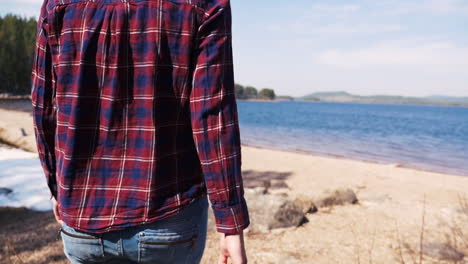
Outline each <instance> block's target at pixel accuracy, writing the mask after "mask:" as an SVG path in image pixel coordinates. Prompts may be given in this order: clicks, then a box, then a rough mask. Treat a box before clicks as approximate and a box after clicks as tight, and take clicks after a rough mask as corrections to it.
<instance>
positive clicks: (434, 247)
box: [416, 242, 465, 262]
mask: <svg viewBox="0 0 468 264" xmlns="http://www.w3.org/2000/svg"><path fill="white" fill-rule="evenodd" d="M416 248H419V244H418V245H416ZM422 249H423V254H424V255H427V256H429V257H432V258H434V259H438V260H444V261H453V262H458V261H462V260H463V258H464V257H465V255H464V254H463V253H461V252H459V251H457V250H456V249H454V248H452V247H451V246H450V245H447V244H445V243H429V242H428V243H423V246H422Z"/></svg>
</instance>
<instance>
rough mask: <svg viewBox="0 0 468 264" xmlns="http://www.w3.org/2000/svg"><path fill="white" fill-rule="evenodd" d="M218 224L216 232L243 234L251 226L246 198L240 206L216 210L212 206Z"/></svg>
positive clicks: (242, 199)
mask: <svg viewBox="0 0 468 264" xmlns="http://www.w3.org/2000/svg"><path fill="white" fill-rule="evenodd" d="M212 209H213V214H214V217H215V222H216V231H217V232H219V233H225V234H229V235H231V234H238V233H241V232H242V231H243V230H244V229H245V228H247V227H248V226H249V224H250V219H249V210H248V208H247V203H246V201H245V198H244V197H242V198H241V202H240V203H239V204H236V205H233V206H229V207H223V208H215V207H213V206H212Z"/></svg>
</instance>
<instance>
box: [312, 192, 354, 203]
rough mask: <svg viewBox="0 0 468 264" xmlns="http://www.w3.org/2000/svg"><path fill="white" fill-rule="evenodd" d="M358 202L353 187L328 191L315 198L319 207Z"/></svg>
mask: <svg viewBox="0 0 468 264" xmlns="http://www.w3.org/2000/svg"><path fill="white" fill-rule="evenodd" d="M357 202H358V199H357V197H356V194H355V193H354V191H353V190H351V189H337V190H335V191H333V192H330V191H327V192H325V193H324V194H323V195H322V196H321V197H319V198H318V199H316V200H315V205H317V206H318V207H330V206H334V205H343V204H355V203H357Z"/></svg>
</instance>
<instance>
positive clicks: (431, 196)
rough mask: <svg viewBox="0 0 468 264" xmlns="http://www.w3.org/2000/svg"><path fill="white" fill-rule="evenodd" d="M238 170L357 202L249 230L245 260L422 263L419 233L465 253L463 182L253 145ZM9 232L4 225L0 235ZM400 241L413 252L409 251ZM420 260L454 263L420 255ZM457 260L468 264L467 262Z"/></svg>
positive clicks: (207, 258) (209, 252) (53, 250)
mask: <svg viewBox="0 0 468 264" xmlns="http://www.w3.org/2000/svg"><path fill="white" fill-rule="evenodd" d="M24 104H25V105H26V107H23V108H21V107H19V108H18V107H17V108H15V109H11V108H10V109H5V108H4V109H0V116H2V118H1V122H0V128H3V130H2V131H0V138H1V137H2V135H3V137H4V138H8V137H9V138H12V137H13V136H11V135H10V136H8V137H6V136H5V131H10V132H9V133H13V132H14V131H18V130H20V128H21V127H22V128H24V129H25V131H29V133H30V131H31V129H32V117H31V115H30V113H28V111H27V103H24ZM21 109H23V111H20V110H21ZM24 109H26V110H24ZM11 131H13V132H11ZM13 134H14V133H13ZM28 136H29V137H31V136H32V135H31V134H29V135H27V136H26V137H28ZM13 138H14V137H13ZM16 140H17V141H16V143H15V142H12V143H13V144H16V145H19V146H21V147H22V148H24V149H31V148H32V149H34V148H35V145H34V144H35V143H34V140H32V141H31V139H29V140H28V139H23V140H21V139H18V138H17V139H16ZM18 142H20V143H18ZM28 142H29V143H28ZM31 142H32V143H31ZM242 168H243V170H244V171H253V172H268V174H271V175H272V177H274V175H277V174H279V173H282V174H283V175H287V177H286V179H285V182H286V184H287V185H288V186H289V187H290V191H289V192H288V195H289V196H290V197H292V198H293V197H295V196H297V195H307V196H310V197H315V196H318V195H320V194H321V193H323V192H324V191H325V190H333V189H336V188H351V189H352V190H354V191H355V193H356V194H357V197H358V199H359V203H358V204H356V205H345V206H336V207H332V208H321V209H320V210H319V212H317V213H313V214H307V218H308V220H309V221H308V222H307V223H305V224H303V225H302V226H299V227H294V228H286V229H279V230H275V231H272V232H268V233H257V232H251V230H249V229H247V230H246V232H245V241H246V246H247V254H248V258H249V263H262V264H263V263H383V264H385V263H403V262H402V261H401V256H400V254H399V252H400V250H399V249H400V248H403V249H402V252H403V253H402V255H403V258H404V261H405V263H413V261H412V257H414V258H415V261H416V262H417V261H418V260H419V253H418V248H419V243H420V238H421V230H423V242H424V243H426V242H437V243H445V242H447V241H450V244H453V246H452V247H453V248H455V249H457V250H458V251H460V252H462V253H464V254H465V255H468V244H467V243H466V242H467V241H468V236H464V237H462V236H463V235H458V236H457V235H454V231H453V230H454V229H451V228H450V227H458V228H460V229H461V230H462V231H463V232H464V234H465V235H467V234H468V228H467V227H466V226H468V225H467V222H462V221H464V220H468V218H464V217H465V216H466V215H467V214H468V213H466V212H465V214H464V211H463V210H462V208H461V207H462V206H461V204H462V200H463V197H465V199H466V198H468V177H464V176H457V175H448V174H442V173H433V172H426V171H419V170H415V169H408V168H401V167H398V166H397V165H395V164H377V163H370V162H363V161H354V160H348V159H338V158H331V157H320V156H314V155H308V154H301V153H293V152H286V151H279V150H271V149H261V148H255V147H250V146H242ZM465 209H466V208H465ZM37 217H42V218H44V217H48V216H43V215H40V216H37ZM423 217H424V224H423ZM46 219H48V221H49V222H50V223H49V224H48V225H47V226H45V225H44V224H42V226H41V227H44V228H46V227H47V228H48V229H50V227H51V226H54V223H53V218H50V217H49V218H46ZM3 221H6V220H3ZM51 221H52V222H51ZM10 224H14V223H10ZM31 224H34V222H32V223H31ZM464 225H465V226H464ZM28 230H31V229H28ZM6 233H8V231H7V230H5V225H2V230H1V231H0V235H2V237H3V235H4V234H6ZM8 234H10V233H8ZM10 235H11V234H10ZM27 237H28V236H24V234H23V233H22V236H21V237H17V238H16V239H15V238H12V239H13V241H12V242H11V243H12V245H11V247H15V245H16V244H15V243H18V244H17V245H18V246H19V245H21V243H22V241H23V242H24V239H28V240H30V241H34V237H35V234H34V231H31V234H30V236H29V238H27ZM49 237H50V236H49ZM455 238H456V242H453V240H454V239H455ZM31 239H32V240H31ZM36 239H38V241H39V239H42V238H41V237H37V238H36ZM464 239H465V240H464ZM463 241H464V242H463ZM59 242H60V241H55V240H53V239H52V238H50V242H49V243H48V244H45V245H44V244H43V242H41V243H42V244H40V247H37V248H28V249H27V250H24V251H21V252H20V253H18V255H19V257H21V258H22V259H23V260H28V261H27V263H66V262H65V259H64V258H63V256H61V250H62V248H61V244H60V243H59ZM1 243H4V242H1ZM217 243H218V234H217V233H213V232H211V233H209V235H208V241H207V247H206V251H205V255H204V258H203V263H216V259H217ZM405 244H407V246H406V248H411V249H412V250H414V251H415V252H413V253H411V252H408V250H407V249H406V248H405V246H404V245H405ZM11 247H8V246H7V245H1V248H0V249H1V250H2V252H0V253H1V256H2V257H0V262H1V263H4V262H3V261H5V260H6V257H5V256H7V255H6V253H8V252H9V256H10V259H9V261H10V262H8V263H21V262H19V261H18V260H17V258H14V253H13V252H12V250H11V249H10V248H11ZM12 254H13V257H12ZM51 256H52V257H51ZM47 259H48V262H44V260H47ZM51 259H52V260H53V261H51ZM5 263H6V262H5ZM423 263H453V262H444V261H441V260H436V259H432V258H429V257H427V256H424V257H423ZM459 263H468V258H467V257H465V259H464V260H463V261H462V262H459Z"/></svg>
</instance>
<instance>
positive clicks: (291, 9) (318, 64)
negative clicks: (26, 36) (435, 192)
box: [0, 0, 468, 96]
mask: <svg viewBox="0 0 468 264" xmlns="http://www.w3.org/2000/svg"><path fill="white" fill-rule="evenodd" d="M41 3H42V0H15V1H10V0H0V15H3V14H6V13H10V12H12V13H16V14H21V15H26V16H36V17H37V15H38V12H39V8H40V5H41ZM231 6H232V21H233V26H232V27H233V36H232V37H233V52H234V75H235V80H236V82H237V83H240V84H242V85H252V86H254V87H256V88H258V89H261V88H272V89H274V90H275V92H276V94H279V95H292V96H302V95H305V94H309V93H313V92H317V91H348V92H350V93H355V94H361V95H375V94H386V95H407V96H428V95H451V96H468V30H467V28H466V26H467V25H468V0H412V1H405V0H379V1H375V0H363V1H351V0H348V1H336V0H327V1H325V0H321V1H315V0H288V1H278V0H268V1H267V0H255V1H251V0H231Z"/></svg>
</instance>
